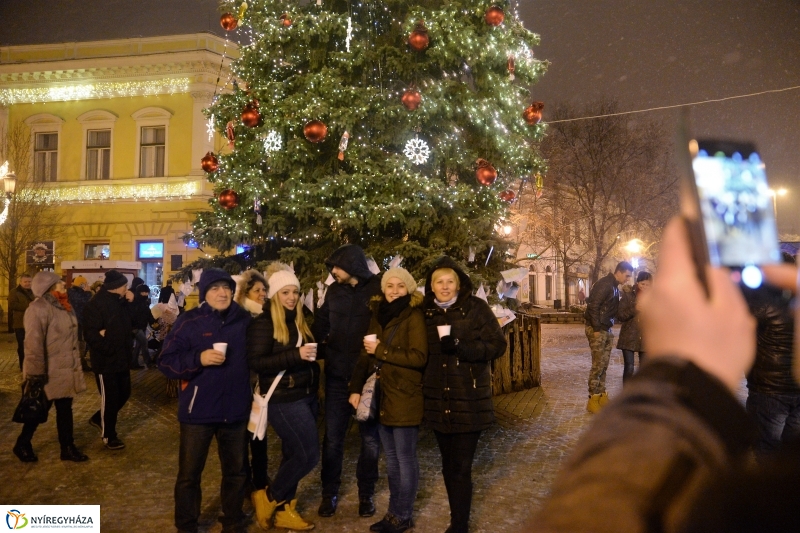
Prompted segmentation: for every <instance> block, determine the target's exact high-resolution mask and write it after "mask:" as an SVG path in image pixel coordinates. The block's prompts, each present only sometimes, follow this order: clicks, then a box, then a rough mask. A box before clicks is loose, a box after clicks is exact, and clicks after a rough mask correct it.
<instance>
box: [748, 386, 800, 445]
mask: <svg viewBox="0 0 800 533" xmlns="http://www.w3.org/2000/svg"><path fill="white" fill-rule="evenodd" d="M747 412H748V413H749V414H750V416H751V417H752V418H753V420H754V421H755V423H756V426H758V442H756V451H757V452H760V453H771V452H775V451H778V450H779V449H780V448H781V444H782V443H786V442H789V441H791V440H793V439H798V438H800V395H795V394H764V393H761V392H753V391H750V393H749V394H748V395H747Z"/></svg>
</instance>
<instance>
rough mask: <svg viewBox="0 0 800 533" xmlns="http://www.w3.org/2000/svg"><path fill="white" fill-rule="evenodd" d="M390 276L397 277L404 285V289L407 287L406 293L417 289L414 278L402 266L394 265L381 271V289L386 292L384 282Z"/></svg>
mask: <svg viewBox="0 0 800 533" xmlns="http://www.w3.org/2000/svg"><path fill="white" fill-rule="evenodd" d="M391 278H397V279H399V280H400V281H402V282H403V283H405V285H406V289H408V294H412V293H413V292H414V291H416V290H417V282H416V281H414V278H413V277H411V274H409V272H408V270H406V269H405V268H402V267H394V268H390V269H389V270H387V271H386V272H384V273H383V277H382V278H381V291H382V292H386V283H387V282H388V281H389V280H390V279H391Z"/></svg>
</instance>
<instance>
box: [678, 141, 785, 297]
mask: <svg viewBox="0 0 800 533" xmlns="http://www.w3.org/2000/svg"><path fill="white" fill-rule="evenodd" d="M683 138H684V139H686V137H685V136H684V137H683ZM679 149H681V147H679ZM682 151H683V152H684V154H685V156H684V161H690V165H691V166H690V169H691V171H690V172H688V171H687V172H686V175H687V178H686V179H684V180H683V181H684V184H683V191H682V198H681V211H682V214H683V216H684V219H685V220H686V223H687V226H688V228H689V233H690V236H691V239H692V246H693V255H694V256H695V263H696V265H697V267H698V274H699V275H700V276H701V278H700V279H701V282H703V284H704V286H705V288H706V292H708V286H707V283H706V280H705V268H704V265H705V264H711V265H713V266H724V267H728V268H730V269H732V270H733V271H734V272H736V273H738V274H737V276H740V281H741V283H742V284H743V285H744V286H745V287H748V288H750V289H758V288H760V287H761V285H762V280H763V276H762V275H761V271H760V269H759V268H758V267H759V266H760V265H766V264H772V263H778V262H780V259H781V254H780V247H779V244H778V231H777V226H776V224H775V214H774V211H773V199H772V194H771V191H770V189H769V185H768V183H767V175H766V171H765V169H764V163H763V161H762V160H761V157H760V156H759V154H758V150H757V149H756V147H755V145H753V144H752V143H746V142H733V141H720V140H702V139H699V140H689V141H688V142H686V144H684V146H683V147H682ZM683 166H684V168H686V167H685V165H683Z"/></svg>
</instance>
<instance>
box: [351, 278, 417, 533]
mask: <svg viewBox="0 0 800 533" xmlns="http://www.w3.org/2000/svg"><path fill="white" fill-rule="evenodd" d="M381 289H382V290H383V296H379V297H377V298H374V299H373V300H372V302H371V307H372V319H371V322H370V325H369V329H368V330H367V334H368V336H367V337H365V338H364V350H363V351H362V352H361V357H360V358H359V360H358V363H357V364H356V368H355V370H354V371H353V377H352V379H351V381H350V385H349V389H350V404H351V405H352V406H353V407H355V408H356V409H357V408H358V404H359V402H360V400H361V390H362V389H363V387H364V383H365V382H366V381H367V377H368V376H369V375H370V374H371V373H372V372H373V371H374V370H375V369H376V368H377V370H378V375H379V376H380V379H379V380H378V381H379V382H380V389H379V390H380V400H379V403H378V405H379V407H378V422H379V424H378V434H379V435H380V438H381V444H382V445H383V452H384V454H385V455H386V472H387V474H388V478H389V511H388V512H387V513H386V516H384V517H383V520H381V521H380V522H377V523H375V524H373V525H372V526H371V527H370V531H376V532H382V533H402V532H404V531H407V530H408V529H411V528H412V527H413V522H412V520H411V516H412V513H413V511H414V500H415V499H416V497H417V488H418V486H419V461H418V460H417V439H418V437H419V425H420V423H421V422H422V413H423V404H424V398H423V395H422V372H423V369H424V368H425V364H426V362H427V360H428V342H427V335H426V328H425V318H424V316H423V315H422V309H421V304H422V294H420V293H419V292H417V283H416V282H415V281H414V278H413V277H411V274H409V273H408V271H407V270H405V269H404V268H391V269H389V270H388V271H386V273H385V274H384V275H383V277H382V278H381ZM370 334H374V335H376V336H377V340H368V337H369V335H370Z"/></svg>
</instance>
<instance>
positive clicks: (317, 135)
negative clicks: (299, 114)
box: [303, 120, 328, 143]
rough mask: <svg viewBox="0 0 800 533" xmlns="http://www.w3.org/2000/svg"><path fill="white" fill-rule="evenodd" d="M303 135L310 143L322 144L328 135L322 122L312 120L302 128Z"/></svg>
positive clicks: (326, 128)
mask: <svg viewBox="0 0 800 533" xmlns="http://www.w3.org/2000/svg"><path fill="white" fill-rule="evenodd" d="M303 135H305V136H306V139H308V140H309V141H310V142H312V143H319V142H322V141H324V140H325V137H326V136H327V135H328V126H326V125H325V124H324V123H323V122H322V121H319V120H312V121H310V122H307V123H306V125H305V126H303Z"/></svg>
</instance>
